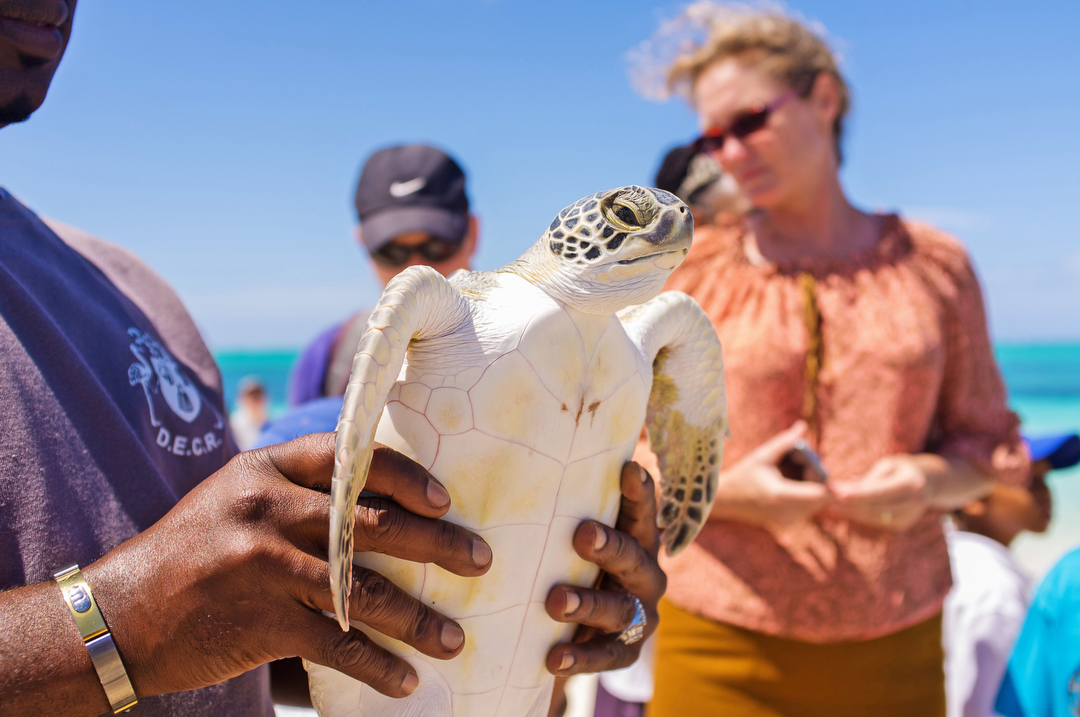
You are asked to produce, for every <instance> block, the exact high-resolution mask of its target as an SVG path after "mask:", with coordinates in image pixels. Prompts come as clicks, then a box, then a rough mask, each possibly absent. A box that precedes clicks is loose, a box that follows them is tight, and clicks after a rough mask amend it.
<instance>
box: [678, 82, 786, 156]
mask: <svg viewBox="0 0 1080 717" xmlns="http://www.w3.org/2000/svg"><path fill="white" fill-rule="evenodd" d="M797 94H798V93H797V92H796V91H795V90H788V91H787V92H785V93H784V94H782V95H780V96H779V97H777V98H776V99H775V100H773V101H772V102H770V103H769V104H762V103H760V102H759V103H758V104H756V105H754V106H753V107H751V108H750V109H748V110H747V111H745V112H743V113H741V114H739V115H738V116H736V117H735V119H733V120H732V121H731V126H730V127H728V128H727V129H724V128H723V127H709V128H708V129H707V130H705V131H704V132H703V133H702V135H701V136H700V137H698V138H697V139H696V140H694V144H693V147H694V151H695V152H698V153H706V154H708V153H710V152H719V151H720V149H721V148H722V147H723V146H724V140H725V139H727V136H728V135H729V134H730V135H731V136H733V137H737V138H738V139H743V138H744V137H749V136H750V135H752V134H753V133H754V132H757V131H758V130H760V129H762V128H763V127H764V126H765V124H766V123H767V122H768V121H769V115H771V114H772V113H773V112H774V111H775V110H777V109H779V108H780V107H781V106H782V105H783V104H784V103H785V102H787V101H788V100H790V99H791V98H792V97H795V96H796V95H797Z"/></svg>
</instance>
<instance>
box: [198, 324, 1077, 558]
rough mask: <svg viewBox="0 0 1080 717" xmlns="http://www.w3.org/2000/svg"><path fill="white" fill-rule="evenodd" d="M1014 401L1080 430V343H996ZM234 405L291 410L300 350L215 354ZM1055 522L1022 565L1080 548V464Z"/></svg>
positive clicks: (1026, 420) (1063, 483)
mask: <svg viewBox="0 0 1080 717" xmlns="http://www.w3.org/2000/svg"><path fill="white" fill-rule="evenodd" d="M996 353H997V358H998V362H999V365H1000V366H1001V371H1002V374H1003V375H1004V377H1005V383H1006V384H1007V385H1008V387H1009V402H1010V404H1011V405H1012V407H1013V410H1015V411H1016V412H1017V414H1019V416H1020V418H1021V419H1022V421H1023V426H1024V431H1025V432H1026V433H1029V434H1032V435H1041V434H1049V433H1060V432H1080V343H1077V344H1064V343H1059V344H1050V343H1039V344H1010V343H1003V344H999V345H998V346H997V347H996ZM215 356H216V358H217V361H218V365H219V366H220V367H221V373H222V378H223V380H224V383H225V400H226V402H227V403H228V405H229V406H230V408H231V407H232V406H233V402H234V401H235V396H236V387H237V384H238V383H239V381H240V379H242V378H244V377H245V376H256V377H258V378H259V379H261V380H262V381H263V383H264V384H265V385H266V387H267V389H268V391H269V394H270V401H271V415H278V414H280V413H281V412H283V411H284V410H285V398H286V389H287V384H288V376H289V369H290V367H291V366H292V364H293V362H294V361H295V360H296V357H297V352H296V351H292V350H275V351H221V352H218V353H216V354H215ZM1050 487H1051V489H1052V490H1053V493H1054V521H1053V523H1052V524H1051V527H1050V530H1049V531H1048V532H1047V533H1046V534H1045V535H1039V536H1033V535H1027V534H1025V535H1023V536H1021V537H1020V538H1019V539H1018V540H1017V541H1016V543H1015V544H1014V546H1013V549H1014V551H1015V552H1016V554H1017V555H1018V557H1019V559H1020V561H1021V563H1023V565H1024V566H1025V567H1026V568H1027V569H1028V570H1029V571H1030V572H1031V573H1032V574H1033V575H1035V576H1041V575H1042V574H1044V573H1045V572H1046V570H1048V569H1049V568H1050V566H1051V565H1053V563H1054V562H1055V561H1056V560H1057V559H1058V558H1059V557H1061V555H1063V554H1064V553H1065V552H1067V551H1068V550H1069V549H1070V548H1072V547H1075V546H1080V467H1077V468H1072V469H1070V470H1066V471H1057V472H1054V473H1052V474H1051V477H1050Z"/></svg>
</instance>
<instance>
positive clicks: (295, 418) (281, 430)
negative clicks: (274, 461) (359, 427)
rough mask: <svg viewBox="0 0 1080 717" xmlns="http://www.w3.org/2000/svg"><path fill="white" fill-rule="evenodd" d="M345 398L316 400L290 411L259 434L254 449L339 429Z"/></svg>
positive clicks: (333, 397)
mask: <svg viewBox="0 0 1080 717" xmlns="http://www.w3.org/2000/svg"><path fill="white" fill-rule="evenodd" d="M344 403H345V397H344V396H329V397H327V398H316V399H315V400H313V401H308V402H307V403H305V404H303V405H301V406H297V407H296V408H292V409H289V412H288V413H286V414H285V415H283V416H281V417H280V418H277V419H276V420H274V421H272V422H270V423H268V424H267V425H266V426H265V427H264V428H263V430H262V433H260V434H259V438H258V440H256V441H255V445H253V446H252V448H253V449H254V448H265V447H266V446H272V445H274V444H275V443H286V442H288V441H291V440H293V439H295V438H299V437H300V436H306V435H307V434H309V433H329V432H331V431H334V430H335V429H337V423H338V416H340V415H341V406H342V405H343V404H344Z"/></svg>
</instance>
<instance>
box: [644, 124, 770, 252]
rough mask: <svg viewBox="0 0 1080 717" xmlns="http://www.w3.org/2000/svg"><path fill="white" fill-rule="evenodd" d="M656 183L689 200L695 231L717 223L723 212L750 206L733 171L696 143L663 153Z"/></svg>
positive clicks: (738, 210) (741, 211) (744, 208)
mask: <svg viewBox="0 0 1080 717" xmlns="http://www.w3.org/2000/svg"><path fill="white" fill-rule="evenodd" d="M653 186H655V187H657V188H658V189H663V190H665V191H668V192H671V193H672V194H674V195H675V196H676V197H678V198H679V199H681V200H683V201H684V202H686V204H687V206H689V207H690V213H691V214H692V215H693V217H694V231H695V232H696V231H697V230H699V229H701V228H702V227H705V226H708V225H710V224H714V223H715V222H716V221H717V219H718V218H719V217H720V215H725V214H732V213H743V212H745V211H746V210H747V209H749V205H748V204H747V202H746V198H745V197H744V196H742V194H741V193H740V192H739V185H738V184H736V183H735V180H734V179H732V177H731V175H730V174H726V173H725V172H724V171H723V170H722V169H721V168H720V165H719V164H717V163H716V160H715V159H713V158H712V157H710V156H709V155H707V154H702V153H700V152H699V151H698V150H697V147H695V146H694V145H693V144H688V145H682V146H679V147H674V148H673V149H671V150H670V151H668V153H667V154H665V155H664V159H663V161H661V163H660V169H658V170H657V172H656V177H655V178H654V179H653ZM695 236H696V234H695Z"/></svg>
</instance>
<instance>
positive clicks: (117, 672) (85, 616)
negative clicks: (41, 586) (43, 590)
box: [53, 565, 138, 714]
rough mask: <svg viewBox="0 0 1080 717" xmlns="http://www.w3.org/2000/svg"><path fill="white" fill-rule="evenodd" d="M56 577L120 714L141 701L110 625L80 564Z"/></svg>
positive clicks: (103, 684) (107, 695)
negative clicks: (103, 615)
mask: <svg viewBox="0 0 1080 717" xmlns="http://www.w3.org/2000/svg"><path fill="white" fill-rule="evenodd" d="M53 577H54V578H55V579H56V583H57V585H59V586H60V593H61V594H62V595H63V596H64V602H65V603H66V604H67V606H68V609H69V610H70V611H71V616H72V617H73V618H75V625H76V627H78V628H79V634H80V635H82V640H83V644H84V645H86V650H87V652H89V653H90V661H91V662H93V663H94V670H95V671H96V672H97V676H98V679H99V680H101V686H102V687H104V688H105V696H106V697H107V698H108V700H109V704H110V705H112V710H113V713H114V714H119V713H121V712H123V711H124V710H127V709H130V708H131V707H134V706H135V704H136V703H137V702H138V700H137V699H136V698H135V689H134V688H133V687H132V686H131V680H130V679H128V674H127V670H125V669H124V663H123V661H122V660H121V659H120V653H119V652H117V650H116V644H115V643H114V642H113V639H112V635H111V634H109V627H108V625H106V624H105V618H104V617H102V615H101V610H99V609H98V606H97V601H96V600H94V594H93V593H91V592H90V586H89V585H87V584H86V581H85V580H83V575H82V571H81V570H79V566H78V565H72V566H70V567H67V568H64V569H63V570H61V571H59V572H58V573H56V574H55V575H53Z"/></svg>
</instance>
